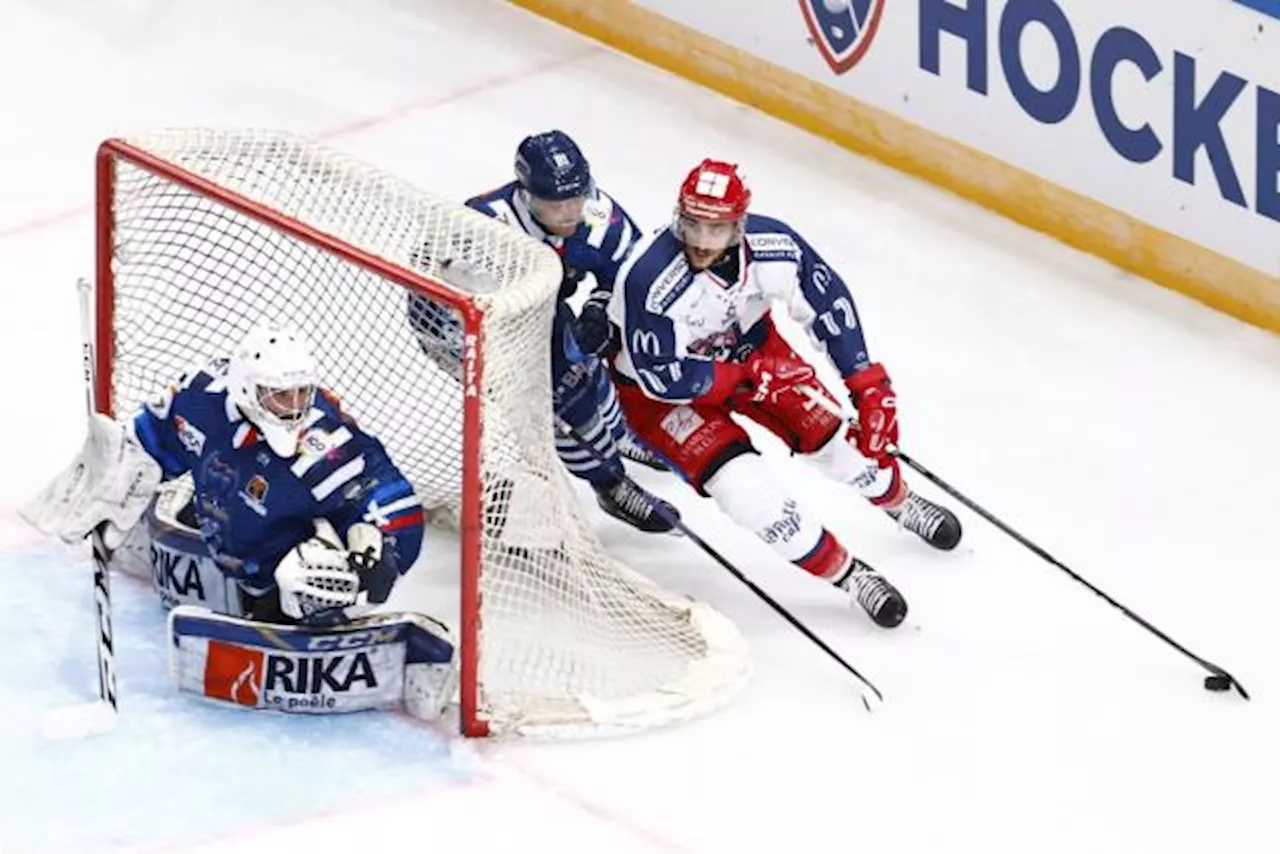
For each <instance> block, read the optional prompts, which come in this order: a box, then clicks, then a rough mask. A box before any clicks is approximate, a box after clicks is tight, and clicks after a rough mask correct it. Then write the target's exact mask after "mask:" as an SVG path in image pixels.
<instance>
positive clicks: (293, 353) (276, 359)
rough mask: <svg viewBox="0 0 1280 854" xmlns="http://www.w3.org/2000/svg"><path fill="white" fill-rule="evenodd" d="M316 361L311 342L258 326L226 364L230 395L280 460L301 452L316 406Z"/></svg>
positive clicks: (291, 333)
mask: <svg viewBox="0 0 1280 854" xmlns="http://www.w3.org/2000/svg"><path fill="white" fill-rule="evenodd" d="M316 374H317V369H316V359H315V356H314V355H313V353H312V350H311V342H310V341H308V340H307V339H306V338H305V337H304V336H303V335H302V333H301V332H299V331H298V330H296V329H294V328H292V327H289V326H283V325H274V324H266V325H262V326H258V327H256V328H255V329H253V331H251V332H250V333H249V334H248V335H246V336H245V337H244V340H242V341H241V342H240V343H239V345H237V346H236V348H235V350H234V351H233V353H232V355H231V359H230V361H229V362H228V363H227V394H228V395H229V396H230V398H231V402H232V403H234V404H235V405H236V406H237V407H238V408H239V409H240V411H241V412H242V413H243V414H244V416H245V418H247V419H249V421H250V422H251V423H252V424H253V426H254V427H256V428H257V429H258V431H259V432H260V433H261V434H262V437H263V438H264V439H266V440H267V444H268V445H269V446H270V447H271V450H272V451H274V452H275V453H276V454H277V455H279V456H280V457H283V458H286V459H287V458H289V457H292V456H293V455H294V454H296V453H297V452H298V442H299V440H300V439H301V434H302V427H303V425H304V424H305V422H306V418H307V415H308V414H309V413H310V412H311V408H312V406H313V405H314V404H315V396H316Z"/></svg>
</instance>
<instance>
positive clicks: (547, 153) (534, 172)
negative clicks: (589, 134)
mask: <svg viewBox="0 0 1280 854" xmlns="http://www.w3.org/2000/svg"><path fill="white" fill-rule="evenodd" d="M516 177H517V178H519V179H520V186H522V187H524V189H525V190H527V191H528V193H529V195H531V196H533V197H534V198H537V199H545V200H547V201H552V202H554V201H560V200H561V199H572V198H575V197H578V196H586V195H590V193H591V190H592V186H593V185H592V183H591V166H590V164H588V163H587V158H585V157H583V156H582V152H581V151H580V150H579V149H578V145H577V143H575V142H574V141H573V140H572V139H570V138H569V135H568V134H567V133H565V132H564V131H559V130H549V131H546V132H544V133H538V134H534V135H533V136H529V137H525V139H524V141H523V142H521V143H520V147H519V148H517V149H516Z"/></svg>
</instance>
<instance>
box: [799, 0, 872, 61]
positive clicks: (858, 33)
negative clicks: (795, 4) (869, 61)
mask: <svg viewBox="0 0 1280 854" xmlns="http://www.w3.org/2000/svg"><path fill="white" fill-rule="evenodd" d="M884 5H885V0H800V11H801V12H803V13H804V21H805V23H806V24H807V25H808V27H809V34H810V35H811V36H813V43H814V44H815V45H817V47H818V52H819V53H821V54H822V58H823V59H824V60H826V62H827V65H829V66H831V70H832V71H834V72H835V73H836V74H844V73H845V72H846V71H848V70H849V69H850V68H853V67H854V66H855V65H857V64H858V62H859V61H861V59H862V57H863V56H864V55H865V54H866V52H867V50H868V48H870V47H871V42H872V41H873V40H875V37H876V30H877V29H879V27H880V15H881V14H882V13H883V12H884Z"/></svg>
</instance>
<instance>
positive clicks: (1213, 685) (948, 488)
mask: <svg viewBox="0 0 1280 854" xmlns="http://www.w3.org/2000/svg"><path fill="white" fill-rule="evenodd" d="M800 390H801V392H802V393H804V395H805V396H807V397H808V398H809V399H810V400H812V401H814V402H815V403H817V404H818V405H820V406H822V407H823V408H825V409H826V410H827V411H828V412H831V413H832V414H834V415H837V416H839V417H840V418H843V419H844V420H845V421H847V422H849V423H850V424H857V416H856V415H850V414H849V413H847V412H845V411H844V410H842V409H841V408H840V406H839V405H838V404H836V403H834V402H832V401H831V400H830V399H829V398H828V397H826V396H825V395H823V394H822V393H821V392H819V391H818V390H817V389H814V388H811V387H809V386H801V387H800ZM889 453H890V455H892V456H894V457H896V458H897V459H899V460H902V462H904V463H906V464H907V465H908V466H910V467H911V468H912V469H913V470H915V471H916V472H918V473H919V474H920V475H922V476H923V477H924V478H925V479H926V480H928V481H929V482H930V483H932V484H933V485H934V486H936V487H938V488H939V489H941V490H942V491H943V492H945V493H947V494H948V495H950V496H951V497H952V498H954V499H956V500H957V501H959V502H960V503H961V504H963V505H964V506H965V507H968V508H969V509H970V510H972V511H973V512H974V513H976V514H978V515H979V516H981V517H982V518H983V519H985V520H986V521H987V522H989V523H991V524H992V525H994V526H995V527H996V528H998V529H999V530H1000V531H1002V532H1004V533H1005V534H1007V535H1008V536H1010V537H1011V538H1013V539H1014V540H1016V541H1017V542H1018V543H1019V544H1021V545H1022V546H1024V547H1026V548H1027V549H1028V550H1030V551H1031V552H1032V554H1034V555H1036V557H1039V558H1040V559H1041V560H1043V561H1045V562H1046V563H1048V564H1049V565H1050V566H1053V567H1054V568H1056V569H1060V570H1062V571H1063V572H1065V573H1066V574H1067V575H1068V576H1070V577H1071V579H1072V580H1073V581H1077V582H1079V583H1080V584H1083V585H1084V586H1085V587H1087V588H1088V589H1089V590H1091V591H1093V592H1094V593H1095V594H1097V595H1098V596H1099V597H1101V598H1102V600H1103V601H1105V602H1106V603H1107V604H1108V605H1110V606H1111V607H1113V608H1115V609H1116V610H1118V611H1119V612H1120V613H1122V614H1124V615H1125V616H1126V617H1128V618H1129V619H1130V620H1132V621H1133V622H1135V623H1137V624H1138V625H1140V626H1142V627H1143V628H1144V629H1146V630H1147V631H1149V632H1151V634H1153V635H1155V636H1156V637H1158V638H1160V640H1162V641H1164V642H1165V643H1167V644H1168V645H1169V646H1171V647H1173V648H1174V649H1176V650H1177V651H1178V652H1180V653H1182V654H1183V655H1185V656H1186V657H1187V658H1189V659H1191V660H1192V661H1194V662H1195V663H1196V664H1198V665H1200V666H1201V667H1203V668H1204V669H1205V670H1207V671H1209V674H1210V675H1209V676H1207V677H1205V680H1204V687H1205V688H1206V689H1207V690H1210V691H1226V690H1227V689H1229V688H1235V689H1236V691H1237V692H1238V693H1239V694H1240V696H1241V697H1243V698H1244V699H1246V700H1248V699H1249V692H1248V691H1246V690H1245V689H1244V686H1243V685H1241V684H1240V682H1239V681H1238V680H1237V679H1236V678H1235V677H1234V676H1232V675H1231V674H1230V673H1228V672H1227V671H1226V670H1223V669H1222V668H1221V667H1219V666H1218V665H1216V664H1214V663H1213V662H1211V661H1207V660H1206V659H1203V658H1201V657H1200V656H1198V655H1196V654H1195V653H1194V652H1192V651H1191V650H1189V649H1187V648H1186V647H1185V646H1183V645H1182V644H1180V643H1178V642H1177V641H1176V640H1174V639H1173V638H1171V637H1169V636H1168V635H1167V634H1165V633H1164V632H1162V631H1160V629H1158V628H1156V627H1155V626H1154V625H1152V624H1151V623H1149V622H1147V621H1146V620H1144V619H1143V618H1142V617H1140V616H1138V615H1137V614H1136V613H1134V612H1133V611H1131V610H1129V609H1128V608H1126V607H1125V606H1124V605H1122V604H1120V603H1119V602H1117V601H1116V600H1115V599H1113V598H1111V597H1110V596H1109V595H1107V594H1106V593H1105V592H1103V590H1102V589H1101V588H1099V587H1097V586H1096V585H1094V584H1092V583H1091V582H1089V581H1088V580H1086V579H1085V578H1084V577H1083V576H1081V575H1080V574H1078V573H1077V572H1075V571H1074V570H1072V569H1071V568H1070V567H1068V566H1067V565H1066V564H1064V563H1063V562H1062V561H1060V560H1058V559H1057V558H1056V557H1054V556H1053V555H1051V554H1049V553H1048V552H1047V551H1045V550H1044V549H1042V548H1041V547H1040V546H1038V545H1036V544H1035V543H1034V542H1032V541H1031V540H1029V539H1027V538H1026V537H1024V536H1023V535H1022V534H1020V533H1018V532H1017V531H1016V530H1014V529H1013V528H1012V527H1010V526H1009V525H1007V524H1005V523H1004V522H1003V521H1002V520H1001V519H1000V518H999V517H997V516H996V515H995V514H994V513H991V512H990V511H988V510H987V509H986V508H985V507H983V506H982V505H981V504H978V502H976V501H974V500H972V499H971V498H969V497H968V496H967V495H965V494H964V493H962V492H961V491H960V490H958V489H956V488H955V487H954V486H952V485H951V484H949V483H947V481H945V480H943V479H942V478H941V477H939V476H938V475H936V474H934V473H933V472H932V471H930V470H929V469H928V468H926V467H925V466H924V464H922V463H920V462H919V461H918V460H916V459H915V458H914V457H912V456H911V455H909V454H907V453H906V452H905V451H903V450H902V449H901V448H897V447H891V448H889Z"/></svg>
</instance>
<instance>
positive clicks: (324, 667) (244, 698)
mask: <svg viewBox="0 0 1280 854" xmlns="http://www.w3.org/2000/svg"><path fill="white" fill-rule="evenodd" d="M455 662H456V644H455V643H454V640H453V637H452V634H451V633H450V631H449V629H448V628H447V627H446V626H445V625H444V624H443V623H440V622H438V621H436V620H433V619H431V618H429V617H425V616H422V615H420V614H412V613H396V614H378V615H375V616H371V617H365V618H363V619H360V620H357V621H354V622H352V623H349V624H347V625H344V626H341V627H338V628H333V629H315V628H306V627H301V626H284V625H278V624H267V623H258V622H254V621H252V620H244V619H239V618H235V617H227V616H223V615H219V614H214V613H213V612H211V611H209V610H207V609H204V608H195V607H191V606H186V605H184V606H180V607H177V608H174V609H173V610H172V611H170V612H169V675H170V678H171V680H172V682H173V684H174V686H175V687H176V688H177V689H178V690H179V691H181V692H183V693H187V694H193V695H195V696H198V697H201V698H204V699H206V700H209V701H212V702H216V703H222V704H226V705H233V706H240V707H242V708H248V709H257V710H269V711H277V712H285V713H293V714H320V715H325V714H341V713H347V712H357V711H365V710H370V709H393V708H397V707H400V706H402V705H403V706H404V707H405V709H406V710H407V711H408V712H409V713H410V714H412V715H414V716H415V717H418V718H421V719H423V720H435V719H437V718H439V717H440V715H441V714H442V713H443V712H444V711H445V709H446V708H447V707H448V705H449V704H450V703H451V702H452V701H453V699H454V690H455V687H456V684H457V678H456V667H455Z"/></svg>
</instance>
